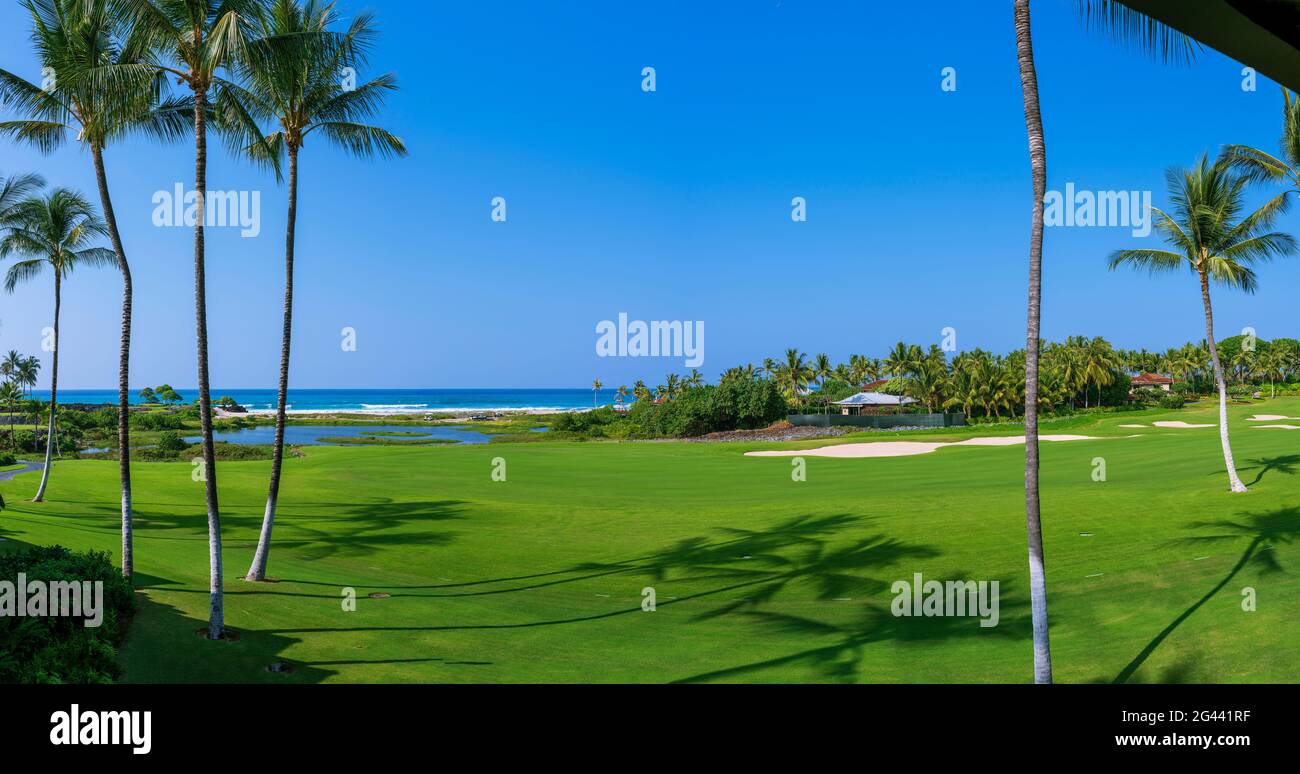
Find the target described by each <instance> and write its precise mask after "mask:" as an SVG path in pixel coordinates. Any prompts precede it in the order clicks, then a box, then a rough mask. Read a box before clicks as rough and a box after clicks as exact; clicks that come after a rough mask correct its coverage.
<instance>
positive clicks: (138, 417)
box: [131, 411, 185, 430]
mask: <svg viewBox="0 0 1300 774" xmlns="http://www.w3.org/2000/svg"><path fill="white" fill-rule="evenodd" d="M131 427H134V428H135V429H136V430H182V429H184V427H185V420H184V419H182V418H181V414H179V413H177V414H168V413H164V412H160V411H150V412H148V413H137V414H132V415H131Z"/></svg>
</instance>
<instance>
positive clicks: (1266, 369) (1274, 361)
mask: <svg viewBox="0 0 1300 774" xmlns="http://www.w3.org/2000/svg"><path fill="white" fill-rule="evenodd" d="M1290 362H1291V356H1290V354H1289V353H1288V352H1287V351H1286V350H1284V349H1282V348H1281V347H1278V346H1273V347H1269V350H1268V351H1267V352H1265V353H1264V356H1263V357H1262V358H1260V361H1259V365H1260V371H1261V373H1262V374H1263V375H1264V376H1265V377H1266V378H1267V379H1268V388H1269V397H1270V398H1276V397H1277V380H1278V379H1281V378H1283V377H1284V376H1285V375H1286V371H1287V368H1288V367H1289V365H1290Z"/></svg>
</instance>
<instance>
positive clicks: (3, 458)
mask: <svg viewBox="0 0 1300 774" xmlns="http://www.w3.org/2000/svg"><path fill="white" fill-rule="evenodd" d="M17 463H18V458H17V457H15V456H14V455H12V454H10V453H9V452H0V468H2V467H4V466H6V465H15V464H17Z"/></svg>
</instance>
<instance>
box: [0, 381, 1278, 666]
mask: <svg viewBox="0 0 1300 774" xmlns="http://www.w3.org/2000/svg"><path fill="white" fill-rule="evenodd" d="M1253 413H1276V414H1285V415H1288V416H1300V399H1294V398H1290V399H1285V400H1277V401H1272V402H1268V403H1262V404H1258V405H1255V406H1239V407H1233V408H1232V409H1231V414H1232V429H1233V433H1234V436H1233V440H1234V444H1235V450H1236V453H1237V460H1238V464H1239V467H1240V470H1241V474H1242V478H1243V479H1244V480H1245V481H1246V483H1247V484H1249V485H1251V492H1250V493H1249V494H1246V495H1230V494H1229V493H1228V492H1227V482H1226V477H1225V475H1224V473H1223V465H1222V457H1221V455H1220V452H1219V444H1218V433H1217V431H1216V430H1214V429H1199V430H1175V429H1160V428H1150V427H1148V428H1144V429H1123V428H1119V427H1118V425H1120V424H1129V423H1138V422H1141V423H1148V424H1149V423H1150V422H1151V421H1152V420H1153V419H1182V420H1185V421H1187V422H1193V423H1194V422H1207V423H1208V422H1213V421H1214V412H1213V407H1212V406H1209V405H1206V406H1204V407H1198V408H1196V409H1189V410H1184V411H1177V412H1164V413H1159V412H1155V413H1141V414H1130V413H1125V414H1114V415H1106V416H1104V417H1101V418H1096V417H1088V418H1083V419H1080V420H1078V421H1077V422H1076V421H1075V420H1070V421H1069V423H1067V426H1065V427H1059V426H1052V427H1050V428H1045V429H1044V432H1068V433H1074V434H1083V435H1097V436H1104V437H1102V438H1100V439H1098V440H1088V441H1077V442H1067V443H1045V444H1044V445H1043V451H1042V454H1043V471H1042V481H1043V513H1044V530H1045V534H1046V554H1047V574H1048V583H1049V595H1050V596H1049V605H1050V611H1051V623H1052V647H1053V659H1054V663H1055V667H1056V675H1057V679H1058V680H1061V681H1069V682H1089V681H1101V682H1110V681H1113V680H1115V679H1117V678H1123V679H1125V680H1129V681H1193V682H1210V681H1225V682H1233V681H1261V682H1262V681H1289V682H1294V681H1297V680H1300V671H1298V670H1300V617H1297V615H1296V610H1297V608H1296V603H1295V600H1296V599H1297V598H1300V540H1297V538H1300V486H1298V485H1297V484H1298V483H1300V481H1298V480H1297V478H1296V475H1295V474H1296V472H1297V470H1298V469H1300V454H1298V453H1297V452H1296V451H1295V443H1296V438H1297V436H1296V435H1295V434H1293V433H1292V432H1291V431H1287V430H1277V429H1259V428H1251V427H1250V425H1251V424H1252V423H1248V422H1245V421H1244V417H1246V416H1249V415H1251V414H1253ZM1070 423H1073V424H1070ZM1018 432H1019V429H1018V428H1000V429H997V430H994V429H989V428H976V429H974V430H962V429H958V430H947V431H939V432H929V433H919V434H911V435H910V436H909V437H916V438H925V439H926V440H930V439H942V438H945V437H951V438H953V439H955V440H960V439H961V438H965V437H970V436H971V435H991V434H1001V433H1018ZM890 435H893V434H890ZM1130 435H1137V436H1138V437H1126V436H1130ZM862 440H890V438H888V437H885V436H883V435H882V434H871V435H869V436H868V435H865V434H863V435H858V436H853V437H847V438H842V439H836V440H835V442H847V441H862ZM825 443H827V442H826V441H818V442H806V443H801V444H702V443H677V442H667V443H564V442H538V443H531V444H517V445H506V446H501V445H491V446H488V445H477V446H469V445H467V446H453V447H384V448H337V447H336V448H329V447H310V448H308V449H305V450H304V451H305V453H306V456H305V457H303V458H296V459H288V460H286V461H285V473H284V482H283V486H282V490H281V496H280V511H279V513H280V517H279V520H278V521H277V525H276V532H275V541H274V548H273V551H272V554H271V563H270V574H271V575H272V576H274V577H275V578H278V579H279V582H278V583H268V584H250V583H247V582H245V581H243V580H240V576H241V575H242V574H243V573H244V571H245V570H246V569H247V566H248V562H249V560H250V559H251V556H252V552H253V548H254V545H255V542H256V538H257V533H258V527H259V525H260V522H261V518H262V508H263V503H264V498H265V495H266V479H267V474H268V469H269V465H268V463H266V462H227V463H222V464H221V465H219V467H218V472H219V477H220V489H221V502H222V516H223V534H224V535H225V562H226V567H225V570H226V573H225V574H226V588H227V596H226V611H227V623H228V625H229V626H231V627H232V628H234V629H235V630H237V631H238V632H239V633H240V635H241V638H240V640H239V641H238V642H229V643H227V642H221V643H212V642H207V641H205V640H203V639H201V638H199V637H198V636H196V635H195V634H194V631H195V630H196V629H198V628H200V627H201V626H203V625H204V623H205V620H206V608H207V594H206V587H207V572H208V569H207V538H206V522H205V519H204V511H203V505H202V503H203V488H202V485H201V484H200V483H197V482H194V481H192V480H191V475H190V473H191V471H190V467H189V466H183V465H168V464H145V463H142V464H137V465H135V466H134V470H135V476H136V478H135V502H136V508H137V521H136V546H135V549H136V562H137V571H138V575H137V579H138V586H139V587H140V588H141V590H142V592H141V597H142V609H141V611H140V614H139V615H138V616H137V619H136V621H135V623H134V624H133V628H132V631H131V635H130V637H129V638H128V640H127V643H126V645H125V646H124V649H123V651H122V655H121V658H122V664H123V667H124V668H125V674H126V679H127V680H131V681H149V682H157V681H256V682H316V681H394V682H413V681H437V682H471V681H473V682H498V681H500V682H517V681H636V682H660V681H675V680H727V681H862V682H875V681H880V682H898V681H1009V682H1024V681H1027V680H1028V679H1029V676H1030V665H1031V659H1032V657H1031V646H1030V640H1029V622H1028V605H1027V596H1028V595H1027V588H1026V583H1027V569H1026V555H1025V524H1024V507H1023V480H1022V465H1023V455H1024V452H1023V448H1022V447H1019V446H1011V447H1005V448H992V447H978V448H977V447H954V448H944V449H940V450H938V451H936V452H934V453H932V454H928V455H923V456H917V457H901V458H891V459H824V458H813V457H810V458H807V481H805V482H795V481H792V480H791V470H792V467H791V460H789V459H785V458H747V457H744V456H743V452H744V451H746V450H749V449H757V448H792V447H804V448H807V447H815V446H820V445H824V444H825ZM494 458H503V459H504V460H505V463H506V466H507V467H506V474H507V480H506V481H504V482H498V481H494V480H493V478H492V472H493V470H494ZM1099 458H1101V459H1104V461H1105V466H1106V479H1107V480H1106V481H1105V482H1097V481H1094V480H1093V471H1094V470H1095V468H1096V465H1095V462H1096V460H1097V459H1099ZM36 475H37V474H25V475H23V476H20V477H19V478H18V479H17V480H16V481H12V482H7V483H0V491H2V492H3V493H4V495H5V498H6V500H7V501H8V502H9V509H8V510H6V511H5V512H4V513H3V514H0V537H4V538H6V540H7V542H4V543H0V550H8V549H10V548H12V547H14V546H15V545H17V544H19V543H21V542H26V543H39V544H49V543H60V544H63V545H66V546H70V547H72V548H97V549H102V550H108V551H110V552H113V553H114V555H116V552H117V549H118V542H119V537H118V518H119V517H118V511H117V508H118V506H117V497H116V492H117V468H116V465H115V464H114V463H111V462H103V461H92V460H84V461H69V462H61V463H59V464H58V465H57V466H56V468H55V470H54V471H53V477H52V479H51V485H50V491H49V495H48V497H49V499H48V501H47V502H45V503H43V504H39V505H37V504H32V503H29V502H26V501H25V499H24V498H25V497H30V495H31V492H32V490H33V489H34V487H35V485H36ZM915 572H921V573H923V574H924V576H925V578H926V579H935V580H956V579H973V580H999V581H1000V582H1001V584H1002V585H1001V592H1002V593H1001V621H1000V624H999V625H998V626H997V627H994V628H981V627H980V626H979V624H978V621H977V620H976V619H974V618H960V619H958V618H896V617H894V616H892V615H891V614H890V612H889V607H890V601H891V599H892V594H891V593H890V584H891V583H892V582H893V581H895V580H900V579H906V580H910V579H911V578H912V574H913V573H915ZM647 587H653V588H654V590H655V592H656V596H657V603H658V609H657V611H656V612H643V611H642V609H641V602H642V590H643V589H645V588H647ZM1245 587H1252V588H1254V589H1255V590H1256V592H1257V598H1258V610H1257V611H1255V612H1245V611H1243V610H1242V606H1241V602H1242V590H1243V588H1245ZM347 588H351V589H354V590H355V592H356V594H357V601H356V611H355V612H345V611H344V610H343V606H342V604H341V602H342V601H343V599H344V597H343V596H342V595H343V593H344V592H345V589H347ZM372 592H375V593H386V594H389V595H391V596H389V597H388V598H381V599H371V598H368V596H367V595H368V594H370V593H372ZM272 661H287V662H289V663H291V664H292V665H293V666H294V667H295V671H293V672H292V673H281V674H273V673H270V672H267V671H266V670H265V667H266V665H267V664H269V663H270V662H272Z"/></svg>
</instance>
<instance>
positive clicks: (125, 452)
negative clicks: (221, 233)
mask: <svg viewBox="0 0 1300 774" xmlns="http://www.w3.org/2000/svg"><path fill="white" fill-rule="evenodd" d="M92 156H93V158H94V161H95V180H96V181H97V182H98V183H99V201H100V206H101V207H102V208H103V210H104V223H105V224H106V225H107V226H108V237H109V240H110V241H111V242H112V243H113V252H115V253H117V268H118V270H119V271H120V272H121V273H122V341H121V346H120V349H119V350H118V359H117V458H118V475H119V478H120V479H121V486H122V577H124V578H130V577H131V575H132V574H133V573H134V572H135V553H134V551H133V549H132V524H131V443H130V441H131V431H130V423H129V422H128V420H129V411H130V370H131V295H132V290H131V267H130V265H129V264H128V263H127V262H126V250H124V249H123V248H122V236H121V234H119V233H118V231H117V216H116V215H114V214H113V200H112V198H111V197H110V196H109V194H108V176H107V175H106V174H105V173H104V152H103V150H102V149H101V148H99V147H98V146H96V147H94V148H92Z"/></svg>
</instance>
